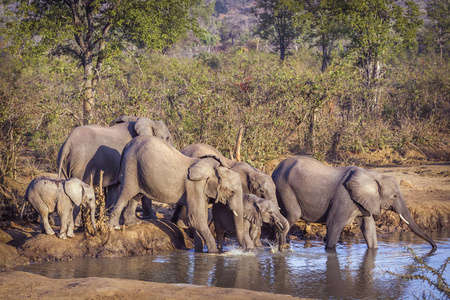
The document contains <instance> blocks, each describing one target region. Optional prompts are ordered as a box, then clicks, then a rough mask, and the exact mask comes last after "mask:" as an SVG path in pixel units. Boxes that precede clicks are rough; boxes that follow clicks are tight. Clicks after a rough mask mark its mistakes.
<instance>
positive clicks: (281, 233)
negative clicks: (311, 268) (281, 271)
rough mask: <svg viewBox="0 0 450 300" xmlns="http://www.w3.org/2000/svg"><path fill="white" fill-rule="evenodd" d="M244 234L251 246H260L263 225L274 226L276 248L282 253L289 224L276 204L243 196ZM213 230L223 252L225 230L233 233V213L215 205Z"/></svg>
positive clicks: (249, 195) (258, 198)
mask: <svg viewBox="0 0 450 300" xmlns="http://www.w3.org/2000/svg"><path fill="white" fill-rule="evenodd" d="M243 204H244V232H245V233H246V234H247V233H248V234H249V237H250V240H251V241H252V242H253V245H255V246H256V245H260V242H259V237H260V234H259V233H260V229H261V226H262V225H263V223H266V224H271V225H274V226H275V227H276V228H277V230H278V238H279V243H278V246H279V247H278V248H279V250H280V252H281V251H283V248H284V245H285V243H286V235H287V233H288V231H289V228H290V226H289V222H288V221H287V220H286V218H285V217H284V216H283V215H282V214H281V212H280V209H279V207H278V205H277V204H275V203H273V202H272V201H271V200H268V199H263V198H260V197H258V196H256V195H253V194H244V197H243ZM212 215H213V220H214V228H215V231H216V238H217V244H218V248H219V250H223V236H224V232H225V230H227V231H231V232H233V231H234V228H235V226H234V218H233V213H232V212H231V211H230V210H229V209H228V208H227V207H226V206H225V205H223V204H221V203H217V204H214V205H213V207H212Z"/></svg>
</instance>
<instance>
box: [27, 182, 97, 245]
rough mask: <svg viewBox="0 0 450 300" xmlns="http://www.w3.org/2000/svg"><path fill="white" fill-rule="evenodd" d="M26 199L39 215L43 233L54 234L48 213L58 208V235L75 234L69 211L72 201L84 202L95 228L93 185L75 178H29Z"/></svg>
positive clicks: (72, 204)
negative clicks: (59, 221) (31, 179)
mask: <svg viewBox="0 0 450 300" xmlns="http://www.w3.org/2000/svg"><path fill="white" fill-rule="evenodd" d="M25 200H28V201H29V202H30V203H31V205H32V206H33V207H34V209H35V210H36V211H37V212H38V213H39V215H40V219H41V220H40V223H41V229H43V230H44V231H45V233H46V234H49V235H52V234H55V233H54V232H53V229H52V228H51V227H50V224H49V221H48V216H49V214H50V213H52V212H54V211H55V209H56V211H57V212H58V215H59V218H60V219H61V229H60V232H59V235H58V237H60V238H62V239H65V238H66V237H74V235H73V229H74V223H73V215H72V211H73V208H74V206H75V205H77V206H80V205H84V206H85V207H87V208H89V209H90V211H91V222H92V226H93V227H94V230H95V194H94V189H93V188H92V186H90V185H89V184H86V183H84V182H82V181H81V180H79V179H78V178H71V179H68V180H59V179H53V178H46V177H39V178H36V179H34V180H33V181H31V183H30V184H29V185H28V187H27V190H26V192H25Z"/></svg>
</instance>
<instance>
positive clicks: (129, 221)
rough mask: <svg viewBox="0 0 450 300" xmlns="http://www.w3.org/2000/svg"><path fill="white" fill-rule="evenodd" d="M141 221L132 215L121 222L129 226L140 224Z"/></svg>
mask: <svg viewBox="0 0 450 300" xmlns="http://www.w3.org/2000/svg"><path fill="white" fill-rule="evenodd" d="M141 223H142V221H141V220H139V219H138V218H136V217H134V218H129V219H125V220H124V222H123V224H124V225H127V226H130V225H138V224H141Z"/></svg>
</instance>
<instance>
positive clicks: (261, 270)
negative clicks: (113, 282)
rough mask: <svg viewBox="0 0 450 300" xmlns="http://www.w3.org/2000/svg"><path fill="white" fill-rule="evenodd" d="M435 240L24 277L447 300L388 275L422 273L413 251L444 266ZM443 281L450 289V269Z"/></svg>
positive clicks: (405, 236) (158, 257) (124, 262)
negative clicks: (125, 280)
mask: <svg viewBox="0 0 450 300" xmlns="http://www.w3.org/2000/svg"><path fill="white" fill-rule="evenodd" d="M432 237H433V239H434V240H435V242H436V244H437V245H438V249H437V250H436V251H435V252H430V250H431V247H430V245H429V244H428V243H426V242H424V241H422V240H421V239H420V238H417V237H416V236H414V235H412V234H410V233H399V234H396V235H390V236H385V237H379V249H378V250H368V249H367V248H366V245H365V243H364V240H361V239H353V240H350V239H346V240H344V241H343V243H342V244H340V245H338V247H337V250H336V252H334V253H327V252H326V251H325V250H324V245H323V242H322V241H320V240H310V241H292V242H291V249H290V250H288V251H286V252H283V253H276V252H275V253H272V252H273V250H272V248H271V247H270V246H269V245H267V246H265V247H264V248H262V249H259V250H258V251H256V252H252V253H243V252H242V251H240V250H237V249H236V248H235V247H234V246H233V245H229V246H228V247H226V250H227V252H226V253H223V254H219V255H214V254H207V253H194V252H193V251H166V252H160V253H158V254H155V255H148V256H140V257H128V258H114V259H113V258H110V259H75V260H72V261H70V262H56V263H47V264H35V265H31V266H27V267H25V268H22V270H25V271H29V272H32V273H37V274H41V275H44V276H47V277H51V278H77V277H93V276H95V277H115V278H126V279H137V280H144V281H154V282H164V283H187V284H196V285H207V286H216V287H231V288H244V289H250V290H256V291H265V292H270V293H279V294H290V295H293V296H299V297H311V298H320V299H376V298H383V299H415V298H422V295H425V296H426V298H429V297H430V295H431V294H432V295H434V296H435V297H436V298H441V297H442V296H443V295H442V294H439V293H438V292H437V290H435V289H433V288H432V287H431V286H430V285H429V284H427V283H424V282H422V281H419V280H413V281H404V280H400V279H399V278H397V277H395V276H392V275H389V274H386V271H392V272H395V273H398V274H421V272H420V270H417V269H416V268H412V267H411V266H414V261H413V259H412V257H411V255H410V254H409V252H408V251H407V248H408V247H411V248H412V249H413V250H414V251H415V253H416V254H417V255H418V256H420V257H421V258H423V259H424V261H425V262H426V263H427V264H429V265H430V266H431V267H433V268H438V267H440V266H441V264H442V263H443V262H444V261H445V259H446V258H447V257H448V256H450V231H448V230H447V231H445V232H440V233H435V234H433V235H432ZM274 248H275V249H276V247H274ZM426 274H428V276H429V277H430V278H433V276H432V275H431V274H430V273H426ZM444 277H445V279H446V281H447V283H450V267H449V268H448V270H447V271H446V272H445V273H444Z"/></svg>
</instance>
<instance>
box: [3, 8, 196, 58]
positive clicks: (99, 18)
mask: <svg viewBox="0 0 450 300" xmlns="http://www.w3.org/2000/svg"><path fill="white" fill-rule="evenodd" d="M199 2H200V0H165V1H159V0H143V1H125V0H110V1H105V0H84V1H76V0H65V1H51V0H40V1H29V0H20V1H15V0H5V1H4V3H5V4H6V5H5V7H6V13H5V15H4V18H3V20H2V21H3V23H4V24H5V28H4V29H5V32H4V34H5V36H6V40H7V41H8V42H9V44H8V46H9V47H8V48H9V49H10V50H11V51H13V52H14V53H21V54H25V53H28V54H34V53H42V52H45V51H49V50H62V51H64V53H65V54H69V53H71V54H73V55H75V56H77V57H82V56H83V55H84V54H86V52H94V51H95V50H96V49H98V47H99V46H100V44H101V43H107V44H110V45H112V46H119V45H120V44H121V43H122V42H124V41H128V42H130V41H133V42H141V43H144V44H145V45H146V46H147V47H150V48H152V49H156V50H161V49H162V48H164V47H166V46H169V45H171V44H173V43H174V42H175V41H176V40H177V39H178V38H179V37H180V36H181V35H182V34H184V33H185V32H186V31H188V30H193V31H194V32H195V33H197V34H201V33H202V31H201V30H200V28H199V26H198V24H197V22H196V19H195V16H193V15H192V14H191V7H193V6H194V5H196V4H198V3H199Z"/></svg>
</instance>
